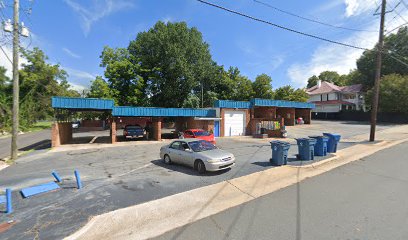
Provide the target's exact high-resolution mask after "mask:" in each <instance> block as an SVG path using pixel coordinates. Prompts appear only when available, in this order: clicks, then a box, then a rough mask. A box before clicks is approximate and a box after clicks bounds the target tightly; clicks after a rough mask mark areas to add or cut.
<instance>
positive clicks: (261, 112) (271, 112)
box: [253, 107, 276, 119]
mask: <svg viewBox="0 0 408 240" xmlns="http://www.w3.org/2000/svg"><path fill="white" fill-rule="evenodd" d="M253 111H254V115H253V117H254V118H264V119H275V118H276V107H255V108H254V109H253Z"/></svg>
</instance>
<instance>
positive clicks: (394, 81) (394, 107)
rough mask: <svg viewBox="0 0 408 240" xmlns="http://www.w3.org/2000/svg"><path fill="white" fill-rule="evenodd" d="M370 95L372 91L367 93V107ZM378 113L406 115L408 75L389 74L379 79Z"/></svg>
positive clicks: (370, 99) (369, 102)
mask: <svg viewBox="0 0 408 240" xmlns="http://www.w3.org/2000/svg"><path fill="white" fill-rule="evenodd" d="M372 94H373V91H372V90H369V91H368V92H367V96H366V101H367V104H368V105H371V101H372V96H373V95H372ZM379 111H380V112H395V113H405V114H408V75H404V76H402V75H399V74H390V75H386V76H384V77H383V78H382V79H381V83H380V101H379Z"/></svg>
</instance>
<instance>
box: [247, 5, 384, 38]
mask: <svg viewBox="0 0 408 240" xmlns="http://www.w3.org/2000/svg"><path fill="white" fill-rule="evenodd" d="M253 1H254V2H256V3H258V4H262V5H264V6H267V7H269V8H272V9H274V10H276V11H278V12H281V13H285V14H287V15H290V16H293V17H297V18H300V19H303V20H306V21H309V22H313V23H317V24H320V25H323V26H327V27H333V28H338V29H343V30H349V31H356V32H376V31H371V30H364V29H355V28H348V27H342V26H337V25H333V24H330V23H325V22H321V21H318V20H315V19H311V18H307V17H303V16H300V15H297V14H295V13H291V12H288V11H286V10H283V9H280V8H277V7H275V6H272V5H270V4H268V3H265V2H262V1H259V0H253Z"/></svg>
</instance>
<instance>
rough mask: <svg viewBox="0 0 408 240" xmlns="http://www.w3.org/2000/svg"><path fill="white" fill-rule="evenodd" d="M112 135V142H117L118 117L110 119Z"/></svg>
mask: <svg viewBox="0 0 408 240" xmlns="http://www.w3.org/2000/svg"><path fill="white" fill-rule="evenodd" d="M110 124H111V127H110V137H111V143H116V142H117V141H118V138H117V132H116V119H114V118H113V119H111V120H110Z"/></svg>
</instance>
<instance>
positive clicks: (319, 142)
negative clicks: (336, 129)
mask: <svg viewBox="0 0 408 240" xmlns="http://www.w3.org/2000/svg"><path fill="white" fill-rule="evenodd" d="M309 137H310V138H314V139H316V144H315V146H314V155H315V156H326V155H327V142H328V141H329V138H328V137H326V136H309Z"/></svg>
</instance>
